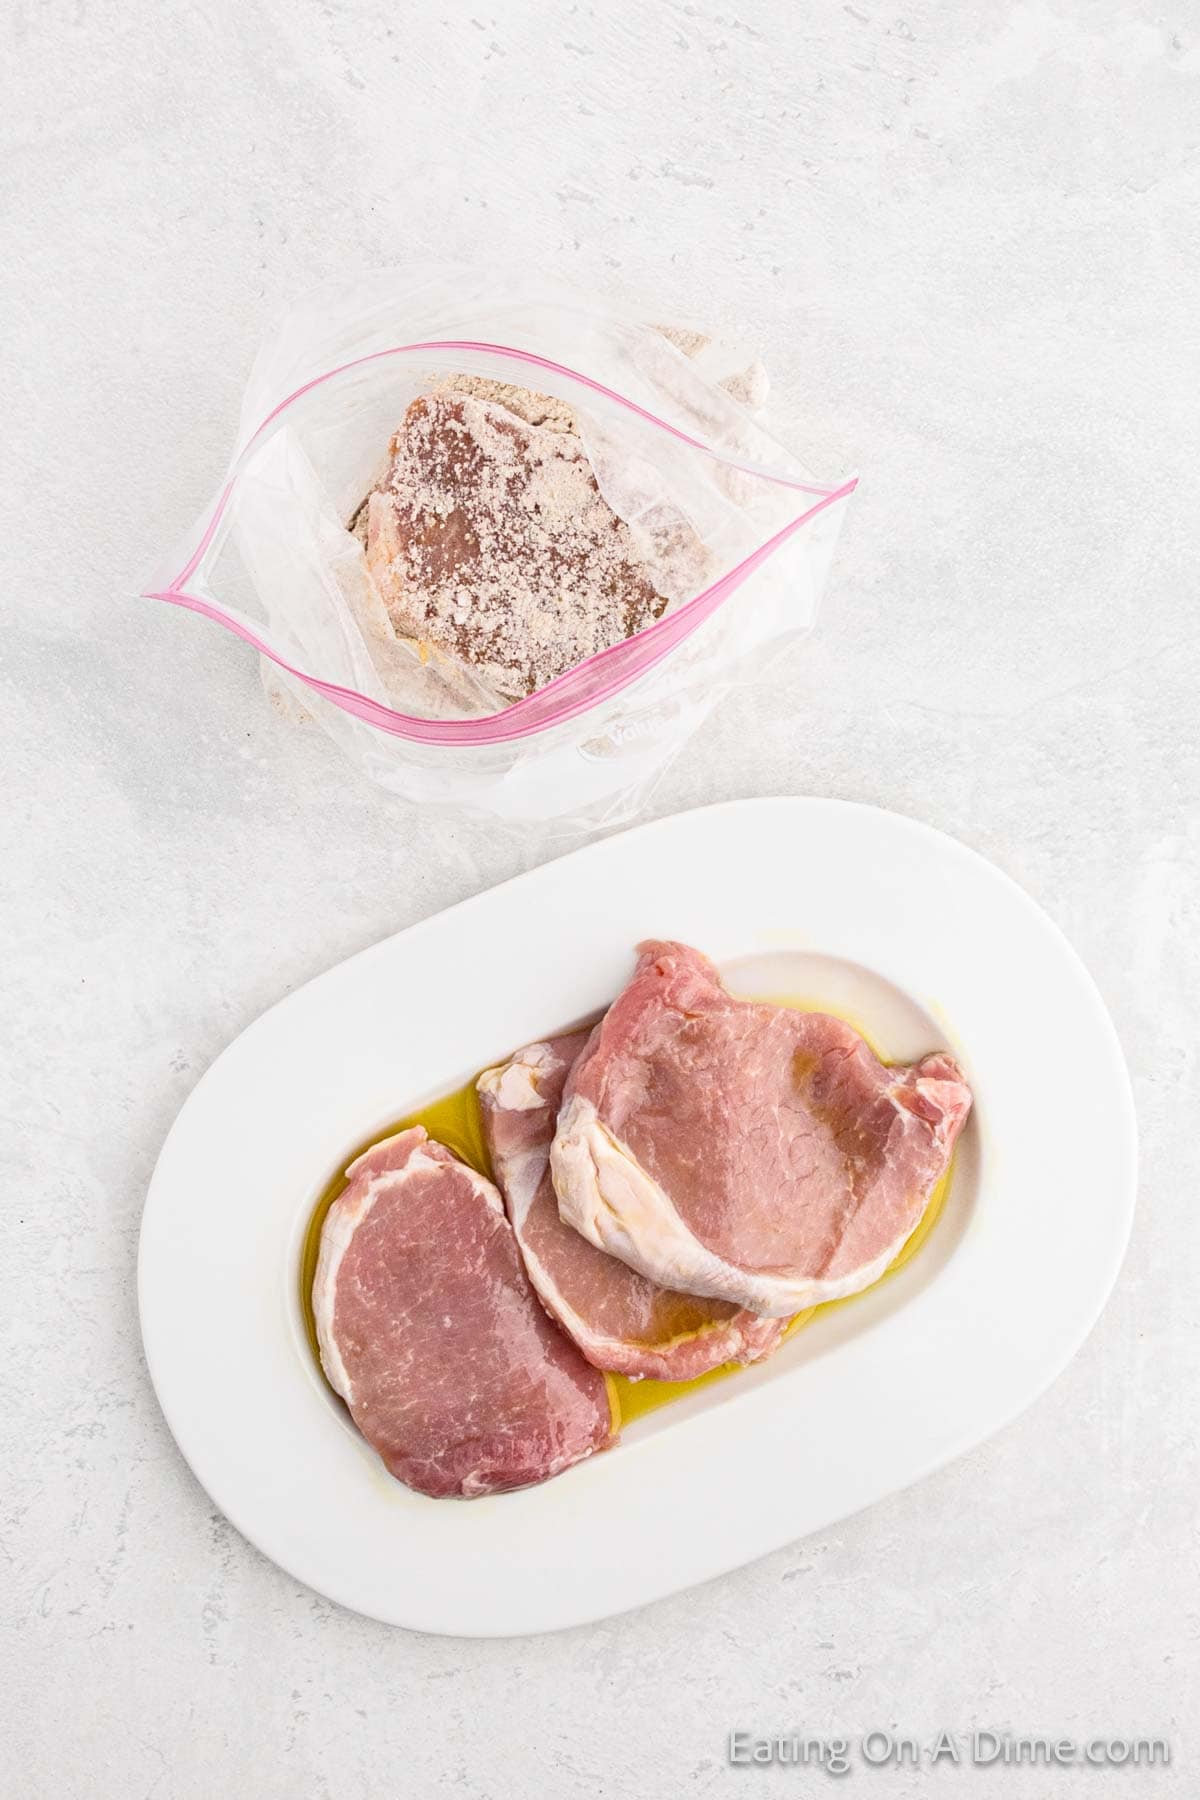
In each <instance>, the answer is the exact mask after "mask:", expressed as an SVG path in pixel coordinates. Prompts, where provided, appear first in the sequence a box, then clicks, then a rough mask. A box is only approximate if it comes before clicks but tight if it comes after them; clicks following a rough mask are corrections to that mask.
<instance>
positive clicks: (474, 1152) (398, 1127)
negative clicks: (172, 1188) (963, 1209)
mask: <svg viewBox="0 0 1200 1800" xmlns="http://www.w3.org/2000/svg"><path fill="white" fill-rule="evenodd" d="M779 1004H781V1005H795V1006H798V1005H799V1002H797V1001H794V1000H791V999H788V1000H781V1001H780V1002H779ZM803 1010H811V1009H808V1008H805V1009H803ZM847 1023H848V1024H850V1023H852V1024H854V1028H855V1030H856V1031H858V1032H859V1033H860V1035H861V1036H863V1037H865V1038H867V1042H868V1043H870V1038H869V1037H867V1033H866V1032H864V1031H862V1028H861V1026H860V1025H858V1023H857V1021H852V1020H847ZM872 1048H874V1046H872ZM877 1054H878V1053H877ZM412 1125H423V1126H424V1127H425V1129H426V1131H427V1132H428V1133H429V1135H430V1137H431V1138H436V1139H437V1140H438V1142H439V1143H442V1144H445V1146H446V1148H447V1149H448V1150H453V1152H454V1154H455V1155H456V1156H458V1157H461V1158H462V1160H463V1162H465V1163H469V1164H470V1165H471V1167H472V1168H473V1169H478V1170H479V1172H480V1174H483V1175H486V1176H488V1178H489V1179H491V1175H492V1168H491V1162H490V1160H489V1158H488V1153H487V1144H486V1142H485V1140H484V1135H483V1118H482V1115H481V1112H480V1107H479V1097H478V1095H477V1093H476V1091H475V1083H474V1082H473V1081H472V1082H468V1084H467V1086H466V1087H463V1088H459V1090H458V1092H457V1093H454V1094H445V1095H443V1097H442V1098H441V1099H440V1100H434V1101H432V1102H431V1103H430V1104H429V1105H428V1106H423V1107H421V1108H420V1109H419V1110H418V1111H417V1112H412V1113H406V1114H405V1115H404V1117H403V1118H400V1119H397V1120H396V1122H395V1123H394V1124H393V1125H388V1126H387V1127H386V1128H385V1129H384V1130H383V1131H380V1132H378V1133H377V1134H376V1136H374V1137H373V1138H370V1139H369V1140H368V1141H367V1142H366V1143H365V1144H360V1145H359V1146H358V1148H357V1150H355V1151H354V1152H353V1154H352V1155H350V1156H348V1157H347V1158H346V1166H347V1167H348V1166H349V1165H350V1163H352V1162H353V1161H354V1159H355V1157H357V1156H361V1155H363V1153H364V1152H365V1151H367V1150H369V1149H371V1147H372V1145H374V1144H378V1143H380V1142H381V1141H382V1140H383V1139H384V1138H387V1137H392V1136H394V1134H395V1133H396V1132H398V1131H407V1130H408V1128H409V1127H410V1126H412ZM952 1168H953V1164H951V1168H950V1169H947V1171H946V1173H945V1174H944V1175H943V1176H942V1179H941V1180H940V1181H939V1182H938V1184H937V1186H936V1187H935V1188H934V1190H933V1193H932V1194H931V1195H930V1197H929V1204H928V1206H927V1207H926V1208H925V1211H924V1213H923V1214H922V1215H921V1219H920V1222H919V1224H918V1225H917V1228H916V1230H915V1231H914V1232H913V1234H912V1236H911V1237H910V1238H909V1239H908V1240H907V1241H906V1243H905V1244H904V1246H903V1248H902V1249H901V1251H900V1253H899V1255H898V1256H897V1257H896V1259H895V1261H894V1262H892V1263H891V1264H890V1265H889V1266H888V1268H887V1269H886V1270H885V1271H884V1273H883V1274H882V1275H881V1276H880V1277H879V1279H878V1281H874V1282H872V1284H871V1287H869V1288H863V1289H862V1290H861V1292H862V1293H867V1294H869V1293H870V1292H871V1291H872V1289H874V1288H877V1287H879V1286H880V1285H881V1284H882V1283H883V1282H885V1281H888V1280H890V1279H891V1277H892V1276H893V1275H894V1274H895V1273H896V1271H897V1270H898V1269H901V1268H903V1267H904V1264H905V1263H906V1262H908V1261H909V1260H910V1259H911V1258H912V1257H914V1256H915V1255H916V1253H917V1251H918V1250H919V1249H920V1248H921V1246H922V1244H923V1243H924V1242H925V1240H926V1239H927V1238H928V1236H929V1234H930V1232H931V1231H932V1230H933V1228H934V1226H935V1225H936V1224H937V1221H938V1217H939V1215H940V1213H941V1211H942V1208H943V1206H944V1205H945V1201H946V1192H947V1189H948V1188H949V1186H950V1175H951V1172H952ZM345 1186H346V1175H345V1170H344V1169H343V1170H340V1171H339V1172H338V1174H337V1175H335V1176H334V1178H333V1180H332V1181H331V1182H330V1183H329V1186H328V1187H327V1188H326V1189H325V1192H324V1193H323V1194H322V1195H321V1198H320V1200H319V1201H318V1202H317V1205H316V1207H315V1209H314V1211H313V1215H312V1218H311V1220H310V1221H309V1226H308V1231H307V1234H306V1236H305V1239H304V1249H303V1252H302V1254H301V1258H300V1304H301V1307H302V1308H303V1312H304V1322H305V1327H306V1329H307V1331H308V1341H309V1343H310V1345H311V1346H312V1352H313V1355H314V1357H317V1358H318V1367H319V1366H320V1360H319V1356H318V1351H317V1328H316V1321H315V1320H314V1318H313V1309H312V1288H313V1277H314V1276H315V1275H316V1272H317V1256H318V1253H319V1251H320V1246H321V1227H322V1225H323V1224H324V1223H325V1215H326V1213H327V1212H328V1211H329V1209H330V1207H331V1206H332V1205H333V1203H334V1201H335V1200H336V1199H337V1197H338V1195H339V1194H340V1193H341V1192H342V1191H343V1189H344V1188H345ZM860 1297H861V1295H860V1294H848V1295H847V1296H846V1298H845V1299H844V1300H827V1301H825V1302H824V1304H823V1305H821V1306H810V1307H808V1308H807V1310H806V1311H804V1312H800V1313H797V1314H796V1316H795V1317H794V1318H793V1319H791V1320H790V1321H789V1323H788V1328H787V1332H786V1333H785V1336H786V1337H788V1338H790V1337H793V1336H794V1335H795V1333H796V1332H797V1331H800V1330H802V1329H803V1327H804V1326H805V1325H807V1324H808V1322H809V1320H810V1319H815V1318H816V1316H817V1314H818V1313H822V1312H826V1311H828V1310H829V1309H830V1308H832V1307H835V1306H852V1305H853V1304H854V1302H855V1301H856V1300H858V1299H859V1298H860ZM740 1367H741V1365H740V1364H738V1363H725V1364H723V1365H722V1367H721V1368H719V1369H710V1370H709V1372H708V1374H707V1375H697V1376H696V1377H695V1378H694V1379H693V1380H691V1381H650V1380H645V1381H631V1380H630V1379H629V1377H628V1376H627V1375H612V1374H610V1375H608V1376H607V1381H608V1394H609V1401H610V1404H611V1405H612V1409H613V1424H614V1427H615V1428H616V1429H618V1430H619V1429H620V1427H621V1426H622V1425H628V1424H630V1423H631V1422H632V1420H634V1419H640V1418H642V1417H643V1416H644V1415H645V1414H646V1413H651V1412H657V1411H658V1409H659V1407H661V1406H669V1405H670V1404H671V1402H672V1401H673V1400H682V1399H684V1398H685V1397H686V1396H687V1395H688V1394H691V1393H695V1392H696V1391H697V1390H698V1389H700V1388H703V1387H707V1386H709V1385H710V1383H712V1382H714V1381H724V1380H725V1379H726V1378H727V1377H728V1376H730V1375H736V1374H737V1373H738V1372H739V1369H740Z"/></svg>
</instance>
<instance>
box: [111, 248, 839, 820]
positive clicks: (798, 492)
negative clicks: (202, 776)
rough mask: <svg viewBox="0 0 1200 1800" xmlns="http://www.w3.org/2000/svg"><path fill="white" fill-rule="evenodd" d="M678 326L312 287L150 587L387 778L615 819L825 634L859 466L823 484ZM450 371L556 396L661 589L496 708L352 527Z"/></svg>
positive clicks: (523, 298) (410, 786) (515, 814)
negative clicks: (390, 603) (588, 649)
mask: <svg viewBox="0 0 1200 1800" xmlns="http://www.w3.org/2000/svg"><path fill="white" fill-rule="evenodd" d="M681 342H682V339H681V334H679V333H678V332H671V333H670V334H669V335H668V334H665V333H664V332H663V331H662V330H661V329H658V328H655V327H654V326H652V325H648V324H647V323H645V322H644V321H643V320H641V319H638V318H635V317H632V316H630V315H629V314H627V313H623V312H621V311H620V310H619V309H616V308H613V307H611V306H607V305H601V304H599V303H597V302H593V301H590V300H588V299H586V298H584V297H581V296H579V295H575V294H570V293H567V292H564V291H561V290H559V291H548V290H547V289H546V288H545V287H539V288H538V289H537V291H536V293H535V292H533V291H532V290H531V287H530V284H529V283H528V282H527V281H526V282H518V281H510V282H508V283H505V282H503V281H501V282H499V283H498V282H497V281H496V279H495V278H494V277H489V278H488V280H487V281H485V280H484V278H483V277H482V276H481V275H479V274H477V273H472V272H471V271H468V270H463V269H440V270H437V271H434V272H427V273H426V274H424V275H423V276H421V277H415V276H413V275H412V274H406V273H402V272H394V273H390V274H381V275H373V276H369V277H365V278H358V279H356V280H354V281H353V282H347V283H344V284H341V285H339V286H337V287H334V288H326V289H324V290H320V291H318V292H316V293H314V294H312V295H310V296H309V297H308V298H307V299H305V300H304V301H302V302H301V303H300V304H299V305H297V306H296V307H295V308H294V309H293V310H292V311H291V312H290V313H289V314H288V315H287V316H286V317H285V318H284V319H283V320H282V322H281V323H280V324H279V326H278V327H277V329H276V331H275V332H274V333H273V335H272V336H271V337H270V338H269V340H268V341H267V343H266V344H265V345H264V347H263V349H262V350H261V352H260V354H259V356H258V359H257V361H256V363H255V365H254V368H253V371H252V373H251V377H250V381H249V385H248V387H247V391H246V397H245V401H244V404H243V409H242V418H241V427H240V431H239V438H238V445H237V449H236V451H235V454H234V456H233V459H232V462H231V464H230V469H229V472H228V475H227V477H226V480H225V483H224V485H223V487H222V489H221V491H220V493H219V494H218V495H217V497H216V499H215V500H214V501H213V503H212V504H211V505H210V507H209V508H208V510H207V511H206V512H205V514H204V515H203V516H202V518H201V519H200V520H199V521H198V523H197V525H196V526H195V527H194V529H193V531H192V532H191V533H190V534H189V537H188V539H187V541H186V542H185V544H184V545H182V546H181V547H180V548H179V550H178V551H177V552H176V553H175V555H174V556H173V557H171V558H170V559H169V560H168V561H167V563H166V564H165V566H164V567H163V568H162V569H160V571H159V573H158V575H157V576H156V578H155V579H153V580H152V581H151V583H150V584H149V585H148V587H147V589H146V597H147V598H153V599H159V600H165V601H167V602H169V603H171V604H173V605H176V606H182V607H187V608H190V609H191V610H192V611H195V612H198V613H200V614H202V615H204V616H205V617H207V618H210V619H213V620H215V621H216V622H217V623H218V624H221V625H223V626H225V627H226V628H227V629H228V630H231V631H233V632H235V633H237V635H238V636H240V637H242V638H243V639H245V641H246V642H247V643H249V644H251V645H252V646H253V647H254V648H255V649H257V650H258V651H259V652H260V654H261V656H262V657H263V659H264V670H265V672H266V675H267V686H268V691H269V692H271V693H273V694H274V695H275V696H276V697H279V696H281V695H287V696H289V697H290V700H291V701H293V702H295V703H296V704H297V706H298V708H300V709H302V710H303V712H305V713H307V714H309V715H311V716H312V717H313V718H314V719H316V720H317V721H318V722H319V723H320V724H321V725H322V727H323V728H324V729H325V730H326V731H327V732H328V733H329V734H330V736H332V737H333V738H334V739H336V741H337V742H338V743H339V744H340V745H341V746H342V748H343V749H344V750H345V751H346V752H347V754H348V755H349V756H350V757H351V759H352V760H353V761H354V762H355V763H357V765H358V766H359V768H360V769H361V770H362V771H363V773H364V774H366V775H367V776H368V777H369V778H370V779H371V780H372V781H375V782H377V783H379V784H380V785H381V786H383V787H385V788H388V789H390V790H391V791H393V792H394V793H398V794H402V795H404V796H406V797H408V798H410V799H412V800H414V801H417V802H421V803H424V804H434V805H442V806H446V807H451V808H461V809H466V810H468V811H471V812H474V813H476V814H482V815H485V816H490V817H495V818H503V819H506V820H513V821H533V822H538V823H542V824H547V823H552V822H553V823H558V824H561V825H562V827H563V828H564V829H567V830H575V831H580V830H589V829H598V828H600V827H601V826H607V825H612V824H617V823H620V822H623V821H624V820H625V819H627V818H629V817H631V816H632V815H633V813H635V812H636V811H637V809H638V807H639V806H640V805H641V804H642V802H643V800H644V799H645V796H646V794H647V792H648V790H649V787H650V785H651V783H652V782H653V780H654V779H655V777H656V776H657V775H658V774H659V773H660V771H661V770H662V769H663V768H664V767H665V765H666V763H667V762H668V761H669V760H670V758H671V757H672V756H673V755H674V754H675V753H676V752H677V751H678V750H679V749H680V748H681V746H682V745H683V743H684V742H685V740H686V739H687V737H688V736H689V734H690V733H691V732H692V731H694V730H695V728H696V726H697V725H698V724H699V722H700V721H701V719H702V718H703V717H704V716H705V714H706V713H707V712H708V711H709V710H710V709H711V707H712V706H713V704H714V703H715V701H716V700H717V699H718V698H719V697H720V695H721V693H722V692H724V691H725V690H726V689H728V688H729V687H730V686H731V685H732V684H734V683H735V682H740V681H744V680H746V679H748V678H752V677H753V675H754V674H755V673H756V672H758V671H759V670H761V669H762V668H763V667H764V665H765V663H766V662H767V661H769V660H772V659H773V658H774V656H775V655H776V654H777V653H778V652H779V651H780V650H781V649H783V648H784V647H785V646H786V645H787V644H788V643H790V642H791V641H793V640H795V639H796V638H797V637H798V636H800V635H802V634H803V633H805V632H806V631H807V630H809V629H810V628H811V626H812V624H813V622H814V619H815V616H816V610H817V604H818V600H819V597H820V593H821V589H822V586H823V583H824V579H825V575H826V571H827V569H828V566H829V561H830V558H831V556H832V553H833V548H834V544H835V541H836V537H837V532H838V529H839V526H840V523H841V518H842V515H843V513H844V503H845V501H846V499H847V497H848V496H849V494H850V493H851V492H852V490H853V488H854V485H855V483H854V481H853V480H849V481H846V482H843V483H842V484H840V485H838V486H829V485H822V484H821V483H818V482H816V481H814V480H813V479H812V478H811V477H810V476H809V475H808V474H807V473H806V472H805V471H804V470H803V469H802V468H800V467H799V465H798V464H797V463H796V462H795V461H794V459H792V458H790V457H789V456H788V454H787V453H786V452H785V451H784V450H783V448H782V447H781V446H780V445H779V444H778V443H777V442H776V441H775V440H774V439H773V438H772V437H770V436H769V434H768V433H767V432H766V431H765V429H764V428H763V427H762V425H761V424H760V423H759V422H758V420H757V419H756V418H755V417H754V416H753V415H752V414H751V413H750V412H749V411H748V410H747V409H746V408H745V407H744V406H742V405H740V404H739V403H738V401H737V400H735V399H734V398H733V397H732V395H731V393H730V392H729V391H728V389H727V387H726V386H724V385H722V383H723V381H726V380H727V379H728V376H729V374H730V372H731V370H732V369H734V368H736V367H737V362H736V359H734V360H732V361H731V360H730V359H729V358H728V357H725V358H723V357H722V353H721V351H720V350H719V349H717V348H716V347H713V346H708V347H706V348H705V349H704V350H703V351H702V353H701V354H699V355H691V356H689V355H687V354H685V348H691V349H694V348H695V345H694V344H693V345H690V346H688V345H685V347H684V348H681V347H680V345H681ZM462 376H471V377H475V378H483V379H484V380H487V381H495V382H500V383H504V384H508V385H510V386H511V385H515V386H520V387H524V388H529V389H534V390H536V391H537V392H538V393H541V394H546V395H550V396H553V397H554V398H556V399H557V400H561V401H563V402H565V403H566V404H567V406H568V407H569V408H570V409H571V412H572V414H573V415H574V418H575V420H576V421H577V427H578V431H579V434H580V436H581V438H582V440H583V445H584V449H585V451H586V454H587V457H588V460H589V462H590V464H591V467H592V470H593V473H594V474H595V477H596V481H597V484H598V486H599V488H600V490H601V493H602V495H603V497H604V499H605V500H606V501H607V503H608V505H609V506H610V507H611V508H612V510H613V512H615V513H616V514H617V515H618V517H619V518H620V519H622V520H623V521H625V523H626V525H627V526H628V528H629V530H630V532H631V533H632V534H633V535H634V537H635V539H636V541H637V543H638V544H639V546H640V547H641V550H642V551H643V553H644V555H645V558H646V562H647V565H648V567H650V568H651V569H652V570H656V572H657V576H658V581H657V585H658V586H659V589H660V591H661V592H665V593H668V594H669V596H670V598H669V603H668V605H667V607H666V609H665V611H664V612H663V614H662V616H661V617H660V618H658V619H657V620H655V622H654V623H652V624H650V625H649V626H647V627H646V629H644V630H642V631H640V632H639V633H638V634H637V635H636V636H633V637H630V638H627V639H625V640H624V641H621V642H618V643H616V644H613V645H611V646H610V647H609V648H607V649H604V650H601V651H600V652H599V653H598V654H596V655H594V656H592V657H590V658H589V659H588V660H587V661H585V662H583V663H581V664H579V665H578V666H576V667H575V668H573V669H570V670H569V671H568V672H567V673H565V674H561V675H559V676H558V677H557V678H556V679H554V680H552V681H550V682H548V683H547V684H546V685H545V686H544V687H542V688H540V689H538V690H537V691H536V692H534V693H532V694H530V695H529V696H528V697H526V698H524V699H519V700H516V701H514V702H513V703H511V704H508V705H501V706H499V707H497V706H496V704H495V699H494V696H492V697H489V695H488V694H487V692H486V690H484V689H483V688H477V689H476V688H473V686H472V680H471V676H470V672H469V671H467V670H465V669H463V668H461V667H460V668H458V669H456V670H455V671H454V679H453V680H449V679H448V678H447V671H446V669H445V667H439V666H438V665H437V663H436V660H434V661H433V662H431V660H430V659H429V658H428V657H425V656H423V655H422V654H420V653H419V652H418V651H417V649H416V648H415V646H414V645H413V644H411V643H410V642H408V641H406V640H404V639H403V638H401V637H398V636H397V635H396V632H395V630H394V629H393V627H392V625H391V622H390V620H389V617H388V614H387V610H386V608H385V606H384V604H383V601H382V599H381V597H380V595H379V593H378V592H377V590H376V588H375V584H374V582H373V581H372V579H371V576H370V574H369V572H368V569H367V564H366V560H365V557H364V551H363V546H362V543H361V542H360V541H359V538H358V537H357V536H355V535H354V534H353V533H352V532H351V530H350V529H349V525H350V522H351V520H352V519H353V517H354V514H355V512H356V511H357V509H358V507H359V505H360V504H361V502H362V501H363V498H364V495H365V494H366V493H367V492H368V490H369V489H370V487H371V485H372V483H373V482H374V481H375V479H376V478H377V476H378V474H379V470H380V467H381V464H382V462H383V460H384V457H385V454H386V450H387V446H388V442H389V439H390V437H391V434H392V432H393V431H394V430H395V429H396V427H397V425H398V423H399V421H400V419H401V418H402V416H403V415H404V412H405V409H406V407H407V406H408V404H409V402H410V401H411V400H412V399H414V398H415V397H416V396H417V395H419V394H423V393H428V392H429V391H430V389H431V388H432V387H434V386H436V385H438V384H441V383H444V382H445V381H446V379H447V378H454V377H462ZM732 385H735V386H736V384H732ZM681 533H683V534H685V535H689V536H690V539H691V540H692V541H698V542H699V544H701V545H702V546H703V551H704V563H705V568H706V574H705V579H704V581H703V585H701V586H700V588H699V591H697V592H691V591H688V590H687V588H686V580H687V566H686V563H685V564H684V565H683V566H682V567H681V566H680V565H679V564H678V560H676V563H675V564H674V565H672V563H671V546H672V545H673V544H674V545H677V544H678V542H679V538H680V534H681ZM656 559H657V561H656ZM681 584H683V585H681Z"/></svg>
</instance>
